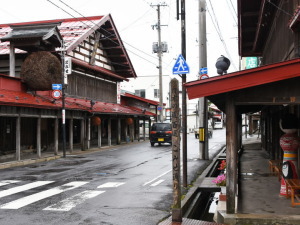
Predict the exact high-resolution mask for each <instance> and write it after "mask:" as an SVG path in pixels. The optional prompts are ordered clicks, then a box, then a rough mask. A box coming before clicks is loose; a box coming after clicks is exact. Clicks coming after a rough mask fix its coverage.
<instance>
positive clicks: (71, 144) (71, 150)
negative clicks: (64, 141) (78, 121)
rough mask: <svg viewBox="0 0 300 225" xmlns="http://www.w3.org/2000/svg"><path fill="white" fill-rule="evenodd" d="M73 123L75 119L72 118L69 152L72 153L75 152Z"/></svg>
mask: <svg viewBox="0 0 300 225" xmlns="http://www.w3.org/2000/svg"><path fill="white" fill-rule="evenodd" d="M73 123H74V120H73V118H70V120H69V150H70V153H72V152H73V142H74V140H73V135H74V134H73Z"/></svg>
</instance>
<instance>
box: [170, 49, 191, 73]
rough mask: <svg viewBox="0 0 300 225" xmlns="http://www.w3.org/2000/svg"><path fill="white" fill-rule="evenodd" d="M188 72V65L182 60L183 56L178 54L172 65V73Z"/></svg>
mask: <svg viewBox="0 0 300 225" xmlns="http://www.w3.org/2000/svg"><path fill="white" fill-rule="evenodd" d="M189 72H190V67H189V66H188V64H187V63H186V61H185V60H184V58H183V56H182V55H181V54H180V55H179V56H178V58H177V60H176V62H175V65H174V67H173V74H185V73H189Z"/></svg>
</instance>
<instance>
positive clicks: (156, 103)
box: [122, 92, 166, 105]
mask: <svg viewBox="0 0 300 225" xmlns="http://www.w3.org/2000/svg"><path fill="white" fill-rule="evenodd" d="M122 95H123V96H124V97H129V98H134V99H137V100H140V101H142V102H146V103H149V104H151V105H159V102H157V101H154V100H150V99H147V98H142V97H140V96H136V95H133V94H129V93H127V92H126V93H124V94H122ZM164 105H166V103H164Z"/></svg>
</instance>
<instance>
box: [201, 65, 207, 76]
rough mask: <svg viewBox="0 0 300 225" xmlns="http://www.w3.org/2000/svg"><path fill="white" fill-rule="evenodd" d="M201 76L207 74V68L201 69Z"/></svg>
mask: <svg viewBox="0 0 300 225" xmlns="http://www.w3.org/2000/svg"><path fill="white" fill-rule="evenodd" d="M200 74H201V75H202V74H207V67H202V68H201V69H200Z"/></svg>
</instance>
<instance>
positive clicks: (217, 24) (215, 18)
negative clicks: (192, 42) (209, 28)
mask: <svg viewBox="0 0 300 225" xmlns="http://www.w3.org/2000/svg"><path fill="white" fill-rule="evenodd" d="M209 3H210V6H211V9H212V12H213V15H214V19H213V17H212V15H211V13H210V11H209V10H208V8H207V11H208V13H209V15H210V17H211V19H212V22H213V25H214V27H215V29H216V31H217V33H218V36H219V38H220V40H221V42H222V44H223V46H224V49H225V52H226V53H227V55H228V58H230V59H231V62H232V65H233V67H234V69H235V70H237V67H236V65H235V63H234V61H233V60H232V57H231V55H230V53H229V50H228V48H227V45H226V43H225V41H224V38H223V36H222V33H221V29H220V27H219V23H218V20H217V17H216V14H215V12H214V9H213V6H212V3H211V1H210V0H209ZM214 20H215V22H214Z"/></svg>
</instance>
